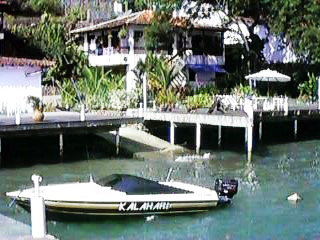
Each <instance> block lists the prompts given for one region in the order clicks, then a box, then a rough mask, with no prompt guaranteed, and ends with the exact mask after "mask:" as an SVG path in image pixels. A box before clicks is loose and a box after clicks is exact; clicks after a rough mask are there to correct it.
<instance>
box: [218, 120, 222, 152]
mask: <svg viewBox="0 0 320 240" xmlns="http://www.w3.org/2000/svg"><path fill="white" fill-rule="evenodd" d="M218 147H221V125H219V126H218Z"/></svg>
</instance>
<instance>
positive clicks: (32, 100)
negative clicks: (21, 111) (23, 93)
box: [27, 96, 43, 112]
mask: <svg viewBox="0 0 320 240" xmlns="http://www.w3.org/2000/svg"><path fill="white" fill-rule="evenodd" d="M27 103H28V104H31V105H32V107H33V110H40V111H41V112H42V111H43V104H42V101H41V100H40V98H38V97H36V96H28V97H27Z"/></svg>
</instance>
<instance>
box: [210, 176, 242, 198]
mask: <svg viewBox="0 0 320 240" xmlns="http://www.w3.org/2000/svg"><path fill="white" fill-rule="evenodd" d="M214 190H216V191H217V193H218V194H219V196H226V197H227V198H229V199H230V198H233V196H234V195H235V194H236V193H237V192H238V181H237V180H234V179H230V180H222V179H217V180H216V183H215V186H214Z"/></svg>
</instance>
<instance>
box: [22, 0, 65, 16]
mask: <svg viewBox="0 0 320 240" xmlns="http://www.w3.org/2000/svg"><path fill="white" fill-rule="evenodd" d="M24 4H25V5H26V6H30V8H31V9H33V10H34V11H35V12H49V13H60V12H61V1H60V0H49V1H48V0H27V1H25V3H24Z"/></svg>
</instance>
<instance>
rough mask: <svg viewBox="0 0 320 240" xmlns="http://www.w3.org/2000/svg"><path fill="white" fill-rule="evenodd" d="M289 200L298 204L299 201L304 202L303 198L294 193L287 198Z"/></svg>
mask: <svg viewBox="0 0 320 240" xmlns="http://www.w3.org/2000/svg"><path fill="white" fill-rule="evenodd" d="M287 200H288V201H292V202H297V201H299V200H302V197H300V196H299V194H298V193H293V194H291V195H290V196H288V197H287Z"/></svg>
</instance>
